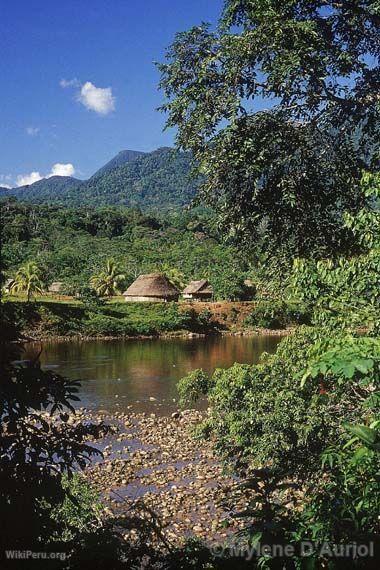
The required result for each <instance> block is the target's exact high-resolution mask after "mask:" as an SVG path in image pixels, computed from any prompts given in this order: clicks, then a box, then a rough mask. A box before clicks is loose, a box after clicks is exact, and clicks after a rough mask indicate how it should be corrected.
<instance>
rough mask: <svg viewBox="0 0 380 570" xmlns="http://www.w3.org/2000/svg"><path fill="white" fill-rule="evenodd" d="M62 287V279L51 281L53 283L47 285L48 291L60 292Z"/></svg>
mask: <svg viewBox="0 0 380 570" xmlns="http://www.w3.org/2000/svg"><path fill="white" fill-rule="evenodd" d="M62 288H63V282H62V281H53V283H52V284H51V285H49V287H48V291H49V293H60V292H61V291H62Z"/></svg>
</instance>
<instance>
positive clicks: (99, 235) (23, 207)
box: [1, 201, 248, 298]
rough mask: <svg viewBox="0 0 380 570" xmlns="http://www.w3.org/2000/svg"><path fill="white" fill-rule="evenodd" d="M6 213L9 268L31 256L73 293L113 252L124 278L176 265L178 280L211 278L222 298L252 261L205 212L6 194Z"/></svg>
mask: <svg viewBox="0 0 380 570" xmlns="http://www.w3.org/2000/svg"><path fill="white" fill-rule="evenodd" d="M1 218H2V230H1V231H2V259H3V263H4V266H5V269H6V271H7V276H13V275H14V274H15V272H16V271H17V269H18V268H19V266H20V265H21V264H24V263H26V262H27V261H30V260H33V261H34V262H36V263H38V265H39V266H40V267H42V268H43V273H44V276H45V277H46V280H47V282H52V281H62V282H63V284H64V291H65V292H66V293H68V294H71V295H75V294H76V293H78V292H79V291H80V290H81V289H83V288H84V287H88V286H89V280H90V278H91V276H93V275H94V274H98V273H101V272H103V271H104V265H105V263H106V260H107V259H109V258H112V259H114V261H115V263H116V264H117V265H119V266H120V267H121V269H122V273H123V274H125V277H126V279H125V286H128V285H129V284H130V283H132V281H133V280H134V279H136V277H137V276H138V275H140V274H141V273H151V272H154V271H157V270H159V269H160V268H162V267H165V268H167V269H169V270H170V271H175V275H174V277H175V279H177V283H178V284H181V283H188V282H189V281H190V280H193V279H200V278H203V277H204V278H208V279H209V280H210V281H211V282H213V284H214V287H215V288H216V291H217V294H218V298H223V296H226V297H225V298H229V297H233V298H236V296H238V295H239V294H240V291H241V282H242V279H243V278H244V277H245V271H246V270H247V268H248V264H247V260H246V258H244V257H243V256H242V255H241V254H240V253H239V251H238V249H237V248H236V247H233V246H231V245H227V244H222V243H220V240H219V239H218V237H217V236H215V234H214V232H213V229H212V228H211V226H212V224H211V221H210V217H209V215H208V214H206V213H204V212H203V213H201V212H187V213H186V214H179V213H177V214H176V215H175V216H173V217H166V218H163V219H157V218H153V217H150V216H146V215H143V214H141V213H140V212H138V211H135V210H128V209H125V208H99V209H94V208H77V209H65V208H61V207H57V206H35V205H27V204H20V203H18V202H12V201H8V202H6V203H4V204H3V205H2V208H1ZM178 277H179V280H178ZM180 282H181V283H180Z"/></svg>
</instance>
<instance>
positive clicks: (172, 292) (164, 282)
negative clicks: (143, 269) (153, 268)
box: [123, 273, 179, 303]
mask: <svg viewBox="0 0 380 570" xmlns="http://www.w3.org/2000/svg"><path fill="white" fill-rule="evenodd" d="M123 295H124V297H125V300H126V301H127V303H141V302H148V303H160V302H161V303H162V302H163V303H167V302H168V301H178V297H179V291H178V289H177V288H176V287H174V285H173V284H172V283H170V281H169V279H168V278H167V277H166V276H165V275H162V274H161V273H148V274H147V275H140V276H139V277H138V278H137V279H136V281H134V282H133V283H132V285H130V286H129V287H128V289H127V290H126V291H125V292H124V293H123Z"/></svg>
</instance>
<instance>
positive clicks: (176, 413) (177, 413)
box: [172, 411, 182, 420]
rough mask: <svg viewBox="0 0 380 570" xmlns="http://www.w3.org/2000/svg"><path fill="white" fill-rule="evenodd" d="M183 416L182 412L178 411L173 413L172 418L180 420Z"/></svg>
mask: <svg viewBox="0 0 380 570" xmlns="http://www.w3.org/2000/svg"><path fill="white" fill-rule="evenodd" d="M181 416H182V414H181V412H178V411H177V412H173V413H172V418H173V419H174V420H178V418H180V417H181Z"/></svg>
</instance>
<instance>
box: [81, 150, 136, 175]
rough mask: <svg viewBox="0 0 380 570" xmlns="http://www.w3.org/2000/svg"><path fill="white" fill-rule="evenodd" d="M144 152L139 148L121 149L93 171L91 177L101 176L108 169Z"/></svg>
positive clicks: (134, 158)
mask: <svg viewBox="0 0 380 570" xmlns="http://www.w3.org/2000/svg"><path fill="white" fill-rule="evenodd" d="M144 154H146V153H145V152H142V151H140V150H121V151H120V152H119V153H118V154H117V155H116V156H114V157H113V158H111V160H110V161H109V162H107V163H106V164H105V165H104V166H102V167H101V168H99V170H97V171H96V172H95V174H94V175H93V176H92V178H96V177H98V176H101V175H102V174H105V173H106V172H109V171H110V170H113V169H114V168H117V167H118V166H123V165H124V164H126V163H128V162H132V161H133V160H136V158H138V157H139V156H143V155H144Z"/></svg>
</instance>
